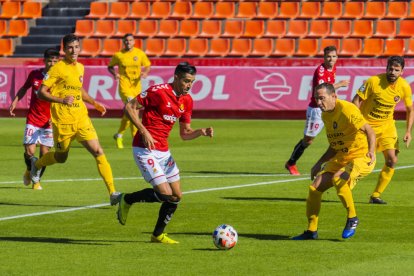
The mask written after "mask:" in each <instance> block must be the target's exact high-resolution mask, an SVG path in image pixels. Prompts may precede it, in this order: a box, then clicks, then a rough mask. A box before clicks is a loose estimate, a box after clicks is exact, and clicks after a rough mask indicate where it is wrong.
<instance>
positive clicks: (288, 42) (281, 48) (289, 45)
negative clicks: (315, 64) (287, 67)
mask: <svg viewBox="0 0 414 276" xmlns="http://www.w3.org/2000/svg"><path fill="white" fill-rule="evenodd" d="M294 53H295V39H293V38H281V39H276V42H275V48H274V49H273V52H272V53H271V54H270V55H271V56H286V57H290V56H292V55H293V54H294Z"/></svg>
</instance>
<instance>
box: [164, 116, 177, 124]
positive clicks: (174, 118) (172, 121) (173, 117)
mask: <svg viewBox="0 0 414 276" xmlns="http://www.w3.org/2000/svg"><path fill="white" fill-rule="evenodd" d="M162 118H163V119H164V120H166V121H169V122H171V123H174V122H175V121H177V117H175V116H174V115H166V114H164V115H162Z"/></svg>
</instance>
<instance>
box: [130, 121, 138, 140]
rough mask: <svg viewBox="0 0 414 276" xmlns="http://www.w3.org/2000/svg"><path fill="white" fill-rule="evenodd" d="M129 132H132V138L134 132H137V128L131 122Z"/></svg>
mask: <svg viewBox="0 0 414 276" xmlns="http://www.w3.org/2000/svg"><path fill="white" fill-rule="evenodd" d="M130 124H131V134H132V138H134V137H135V134H136V133H137V131H138V129H137V128H136V127H135V125H134V124H133V123H131V122H130Z"/></svg>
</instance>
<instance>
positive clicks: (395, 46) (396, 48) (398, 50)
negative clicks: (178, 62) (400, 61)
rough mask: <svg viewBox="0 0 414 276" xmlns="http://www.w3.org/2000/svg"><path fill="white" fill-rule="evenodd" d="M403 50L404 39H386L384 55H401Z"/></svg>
mask: <svg viewBox="0 0 414 276" xmlns="http://www.w3.org/2000/svg"><path fill="white" fill-rule="evenodd" d="M404 52H405V41H404V39H386V40H385V49H384V54H383V55H384V56H403V55H404Z"/></svg>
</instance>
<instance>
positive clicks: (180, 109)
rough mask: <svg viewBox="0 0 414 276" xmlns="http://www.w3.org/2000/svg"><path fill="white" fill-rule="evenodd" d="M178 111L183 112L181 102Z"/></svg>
mask: <svg viewBox="0 0 414 276" xmlns="http://www.w3.org/2000/svg"><path fill="white" fill-rule="evenodd" d="M178 111H180V113H183V112H184V111H185V110H184V104H183V103H182V104H180V107H179V109H178Z"/></svg>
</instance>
